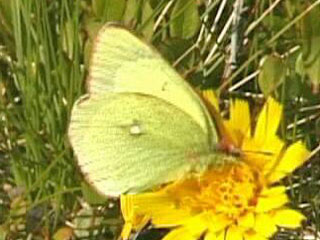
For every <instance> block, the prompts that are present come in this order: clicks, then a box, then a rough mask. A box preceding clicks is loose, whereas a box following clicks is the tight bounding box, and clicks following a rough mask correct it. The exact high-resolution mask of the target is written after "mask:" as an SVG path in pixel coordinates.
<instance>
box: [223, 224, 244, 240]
mask: <svg viewBox="0 0 320 240" xmlns="http://www.w3.org/2000/svg"><path fill="white" fill-rule="evenodd" d="M226 240H243V233H242V231H241V229H240V228H239V227H237V226H235V225H232V226H231V227H230V228H229V229H228V231H227V234H226Z"/></svg>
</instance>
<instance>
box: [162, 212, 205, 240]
mask: <svg viewBox="0 0 320 240" xmlns="http://www.w3.org/2000/svg"><path fill="white" fill-rule="evenodd" d="M207 228H208V227H207V224H206V222H205V221H203V217H202V216H201V214H200V215H197V216H195V217H193V218H189V219H188V221H186V222H185V223H184V224H183V226H182V227H179V228H177V229H174V230H172V231H171V232H170V233H169V234H167V235H166V236H165V238H164V239H163V240H171V239H172V240H177V239H183V240H185V239H186V240H189V239H190V240H193V239H195V240H197V239H198V238H200V236H201V235H202V234H203V233H204V232H205V231H206V230H207Z"/></svg>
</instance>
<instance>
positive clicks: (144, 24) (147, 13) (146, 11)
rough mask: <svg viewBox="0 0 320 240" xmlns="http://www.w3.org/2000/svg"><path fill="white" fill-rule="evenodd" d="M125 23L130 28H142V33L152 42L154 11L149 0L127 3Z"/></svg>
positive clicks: (132, 0)
mask: <svg viewBox="0 0 320 240" xmlns="http://www.w3.org/2000/svg"><path fill="white" fill-rule="evenodd" d="M123 21H124V23H125V25H126V26H128V27H130V28H137V26H139V27H141V29H138V30H140V33H141V34H142V35H143V36H144V37H145V38H146V40H151V37H152V34H153V25H154V19H153V9H152V7H151V5H150V1H149V0H130V1H128V3H127V6H126V10H125V13H124V17H123Z"/></svg>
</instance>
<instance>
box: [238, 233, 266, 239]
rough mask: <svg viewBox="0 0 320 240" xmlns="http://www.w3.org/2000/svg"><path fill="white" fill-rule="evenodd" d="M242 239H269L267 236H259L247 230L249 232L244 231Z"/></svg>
mask: <svg viewBox="0 0 320 240" xmlns="http://www.w3.org/2000/svg"><path fill="white" fill-rule="evenodd" d="M244 239H245V240H269V238H266V237H264V236H261V235H259V234H257V233H255V232H252V231H251V232H249V233H246V234H245V235H244Z"/></svg>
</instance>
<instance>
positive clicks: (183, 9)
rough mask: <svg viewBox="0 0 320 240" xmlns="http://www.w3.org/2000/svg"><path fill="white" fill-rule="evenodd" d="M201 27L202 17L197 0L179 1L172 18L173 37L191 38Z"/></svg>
mask: <svg viewBox="0 0 320 240" xmlns="http://www.w3.org/2000/svg"><path fill="white" fill-rule="evenodd" d="M199 27H200V17H199V12H198V6H197V2H196V1H195V0H177V1H176V3H175V5H174V7H173V10H172V12H171V16H170V33H171V35H172V37H179V38H191V37H193V36H194V35H195V34H196V33H197V31H198V29H199Z"/></svg>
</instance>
